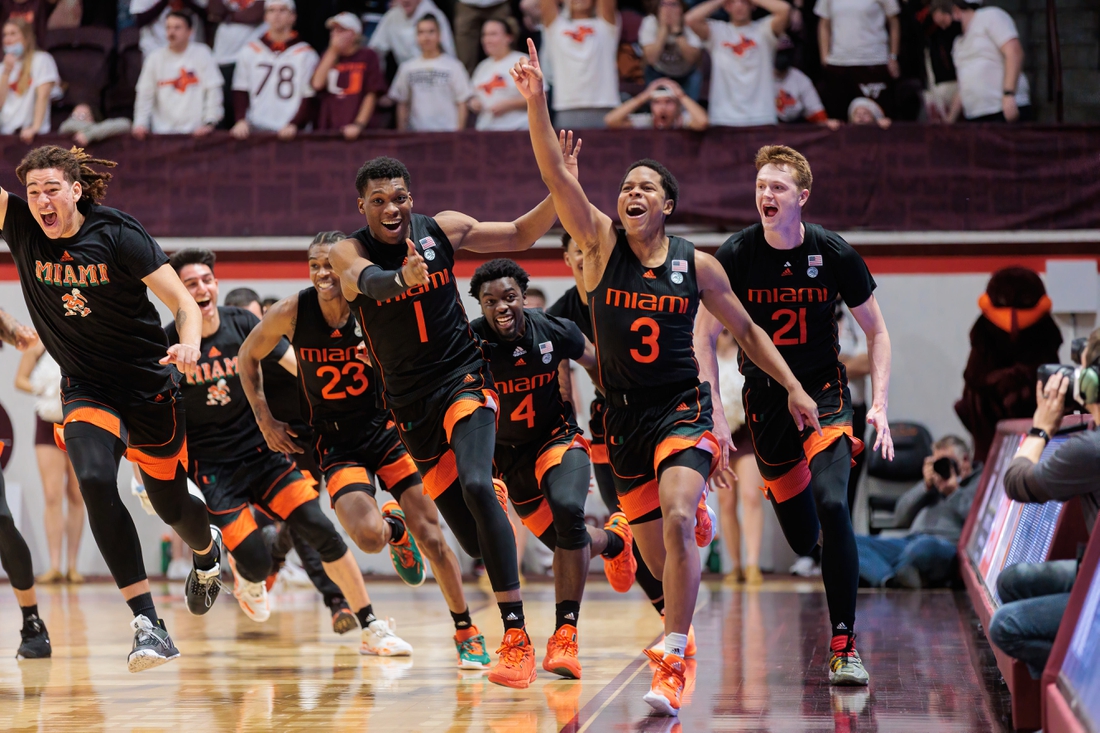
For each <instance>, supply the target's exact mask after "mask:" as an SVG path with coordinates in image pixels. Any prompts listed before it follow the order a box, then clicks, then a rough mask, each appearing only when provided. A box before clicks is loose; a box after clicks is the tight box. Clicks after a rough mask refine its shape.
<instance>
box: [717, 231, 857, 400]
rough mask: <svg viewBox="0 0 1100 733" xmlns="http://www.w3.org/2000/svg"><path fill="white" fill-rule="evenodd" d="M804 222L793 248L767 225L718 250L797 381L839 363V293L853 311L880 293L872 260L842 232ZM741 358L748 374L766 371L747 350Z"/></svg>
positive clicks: (741, 234) (758, 322) (740, 293)
mask: <svg viewBox="0 0 1100 733" xmlns="http://www.w3.org/2000/svg"><path fill="white" fill-rule="evenodd" d="M805 227H806V234H805V237H804V238H803V241H802V244H801V245H799V246H798V247H795V248H794V249H775V248H773V247H772V246H771V245H769V244H768V242H767V240H765V239H764V227H763V226H761V225H760V224H753V225H752V226H750V227H748V228H747V229H744V230H742V231H740V232H738V233H737V234H734V235H733V236H731V237H730V238H729V239H727V240H726V241H725V243H724V244H723V245H722V246H721V247H720V248H719V249H718V252H717V253H716V254H715V257H716V258H717V259H718V261H719V262H720V263H721V264H722V267H723V268H724V269H725V271H726V274H727V275H728V276H729V279H730V285H731V286H732V287H733V292H734V294H735V295H737V297H738V298H740V299H741V302H742V304H744V306H745V309H746V310H747V311H748V313H749V315H750V316H751V317H752V320H753V321H754V322H755V323H756V325H758V326H760V328H762V329H764V331H765V332H767V334H768V335H769V336H771V339H772V343H773V344H775V346H776V348H778V349H779V353H780V354H781V355H782V356H783V358H784V359H785V360H786V361H787V364H788V365H789V366H790V368H791V371H792V372H794V374H795V376H797V377H799V378H802V377H814V376H818V375H820V374H822V373H823V372H832V371H834V370H836V368H837V365H838V364H839V358H838V357H839V354H840V345H839V343H838V341H837V324H836V316H835V315H834V313H835V310H834V306H835V301H836V296H837V294H838V293H839V294H840V296H841V297H842V298H843V299H844V302H845V303H847V304H848V307H849V308H855V307H857V306H860V305H863V304H864V303H865V302H867V299H868V298H870V297H871V294H872V293H873V292H874V290H875V281H874V278H872V277H871V273H870V272H869V271H868V269H867V264H866V263H865V262H864V261H863V258H862V257H860V256H859V253H857V252H856V251H855V250H854V249H852V247H851V245H849V244H848V243H847V242H845V241H844V240H843V239H842V238H841V237H840V235H838V234H836V233H835V232H830V231H829V230H827V229H823V228H822V227H820V226H818V225H817V224H806V225H805ZM738 361H739V363H740V366H741V373H742V374H744V375H745V376H746V377H765V376H767V375H766V374H765V373H764V372H763V371H762V370H761V369H760V368H759V367H757V366H756V365H755V364H753V363H752V361H751V360H750V359H749V358H748V357H746V356H745V352H744V350H742V351H741V352H740V355H739V356H738ZM842 373H843V370H842Z"/></svg>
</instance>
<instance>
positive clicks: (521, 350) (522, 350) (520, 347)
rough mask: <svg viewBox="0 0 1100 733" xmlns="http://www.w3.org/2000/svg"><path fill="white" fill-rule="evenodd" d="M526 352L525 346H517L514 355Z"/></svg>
mask: <svg viewBox="0 0 1100 733" xmlns="http://www.w3.org/2000/svg"><path fill="white" fill-rule="evenodd" d="M526 353H527V349H525V348H523V347H522V346H517V347H516V350H515V351H513V352H512V356H523V355H524V354H526Z"/></svg>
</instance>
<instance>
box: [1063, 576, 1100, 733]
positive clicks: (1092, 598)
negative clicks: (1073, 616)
mask: <svg viewBox="0 0 1100 733" xmlns="http://www.w3.org/2000/svg"><path fill="white" fill-rule="evenodd" d="M1091 575H1092V577H1091V578H1083V577H1078V578H1077V582H1078V583H1084V582H1086V581H1089V580H1091V581H1092V582H1091V584H1090V585H1089V592H1088V595H1087V596H1086V597H1085V605H1084V606H1083V607H1082V608H1081V615H1080V616H1079V617H1078V618H1077V626H1076V627H1075V628H1074V630H1073V637H1072V638H1071V639H1070V642H1069V648H1068V649H1066V658H1065V660H1064V661H1063V662H1062V670H1061V671H1060V672H1059V673H1058V689H1059V690H1060V691H1061V692H1062V695H1063V696H1064V697H1065V699H1066V701H1067V702H1068V703H1069V706H1070V709H1072V710H1073V712H1074V713H1075V714H1076V715H1077V719H1078V720H1079V721H1080V722H1081V723H1082V724H1083V725H1084V726H1085V729H1086V730H1088V731H1090V732H1091V733H1098V732H1100V564H1097V566H1096V567H1095V568H1093V572H1092V573H1091Z"/></svg>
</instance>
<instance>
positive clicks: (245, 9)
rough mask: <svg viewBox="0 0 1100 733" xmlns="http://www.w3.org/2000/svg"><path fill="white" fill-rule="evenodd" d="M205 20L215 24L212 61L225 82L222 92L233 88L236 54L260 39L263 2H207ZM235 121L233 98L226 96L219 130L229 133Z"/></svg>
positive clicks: (244, 0)
mask: <svg viewBox="0 0 1100 733" xmlns="http://www.w3.org/2000/svg"><path fill="white" fill-rule="evenodd" d="M206 19H207V21H209V22H210V23H215V24H217V30H216V31H214V61H215V62H216V63H217V64H218V68H219V69H221V72H222V78H223V79H225V86H224V88H225V89H227V90H229V89H232V88H233V68H234V67H235V66H236V64H237V54H239V53H240V52H241V49H242V48H244V47H245V44H247V43H249V42H250V41H255V40H257V39H259V37H260V36H262V35H263V34H264V31H266V30H267V26H265V25H264V4H263V1H262V0H210V5H209V6H208V7H207V11H206ZM235 121H236V117H235V116H234V113H233V95H232V94H227V95H225V116H224V117H223V119H222V124H221V125H219V127H224V128H225V129H228V128H229V126H230V125H232V124H233V122H235Z"/></svg>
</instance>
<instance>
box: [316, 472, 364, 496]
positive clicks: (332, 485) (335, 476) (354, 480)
mask: <svg viewBox="0 0 1100 733" xmlns="http://www.w3.org/2000/svg"><path fill="white" fill-rule="evenodd" d="M370 482H371V481H370V474H368V473H367V469H365V468H363V467H362V466H349V467H348V468H340V469H337V470H336V471H333V473H332V475H331V476H329V477H328V478H327V479H325V487H326V488H327V489H328V495H329V497H330V498H331V497H335V496H336V494H337V492H339V491H340V489H342V488H344V487H345V486H351V485H352V484H368V485H369V484H370Z"/></svg>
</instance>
